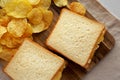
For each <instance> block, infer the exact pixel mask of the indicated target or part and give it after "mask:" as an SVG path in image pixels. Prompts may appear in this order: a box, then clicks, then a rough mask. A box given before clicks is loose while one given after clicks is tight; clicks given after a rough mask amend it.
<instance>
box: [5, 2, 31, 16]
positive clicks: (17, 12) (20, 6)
mask: <svg viewBox="0 0 120 80" xmlns="http://www.w3.org/2000/svg"><path fill="white" fill-rule="evenodd" d="M4 9H5V10H6V12H7V15H9V16H12V17H15V18H25V17H26V16H27V14H28V12H29V11H31V10H32V5H31V4H30V3H29V2H28V1H27V0H11V1H9V2H7V3H6V5H5V8H4Z"/></svg>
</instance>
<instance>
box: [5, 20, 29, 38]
mask: <svg viewBox="0 0 120 80" xmlns="http://www.w3.org/2000/svg"><path fill="white" fill-rule="evenodd" d="M28 26H29V24H28V23H27V20H26V19H12V20H11V21H10V22H9V23H8V26H7V30H8V32H9V33H10V34H11V35H13V36H14V37H21V36H22V35H23V34H24V33H25V31H26V28H27V27H28Z"/></svg>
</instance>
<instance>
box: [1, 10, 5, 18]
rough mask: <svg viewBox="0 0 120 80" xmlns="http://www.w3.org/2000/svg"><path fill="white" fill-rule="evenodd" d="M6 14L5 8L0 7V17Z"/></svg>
mask: <svg viewBox="0 0 120 80" xmlns="http://www.w3.org/2000/svg"><path fill="white" fill-rule="evenodd" d="M5 15H6V11H5V9H0V18H2V17H3V16H5Z"/></svg>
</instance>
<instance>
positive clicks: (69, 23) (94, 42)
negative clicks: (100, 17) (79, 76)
mask: <svg viewBox="0 0 120 80" xmlns="http://www.w3.org/2000/svg"><path fill="white" fill-rule="evenodd" d="M105 32H106V29H105V27H104V25H103V24H101V23H99V22H97V21H94V20H91V19H89V18H87V17H85V16H82V15H79V14H77V13H75V12H72V11H70V10H68V9H65V8H64V9H62V11H61V13H60V17H59V19H58V21H57V23H56V25H55V27H54V29H53V31H52V32H51V34H50V35H49V37H48V38H47V40H46V45H47V46H48V47H49V48H50V49H51V50H54V51H56V52H58V53H60V54H61V55H63V56H65V57H66V58H68V59H70V60H72V61H73V62H75V63H77V64H78V65H80V66H81V67H83V68H85V69H87V68H88V67H89V64H90V63H91V60H92V58H93V56H94V53H95V51H96V50H97V49H98V47H99V44H100V42H102V41H103V40H104V34H105Z"/></svg>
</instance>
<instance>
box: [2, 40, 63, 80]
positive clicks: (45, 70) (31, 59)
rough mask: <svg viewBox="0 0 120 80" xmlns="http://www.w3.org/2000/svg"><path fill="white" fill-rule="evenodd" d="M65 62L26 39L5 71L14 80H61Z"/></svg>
mask: <svg viewBox="0 0 120 80" xmlns="http://www.w3.org/2000/svg"><path fill="white" fill-rule="evenodd" d="M64 67H65V61H64V59H62V58H61V57H59V56H57V55H55V54H53V53H52V52H50V51H48V50H46V49H45V48H43V47H41V46H40V45H38V44H36V43H35V42H33V41H31V40H28V39H25V41H24V42H23V44H22V45H21V46H20V48H19V50H18V51H17V52H16V54H15V56H14V57H13V58H12V60H11V61H10V62H9V64H8V65H7V66H6V67H5V69H4V71H5V73H7V74H8V76H10V77H11V78H12V79H13V80H60V77H61V75H62V71H63V69H64Z"/></svg>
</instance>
